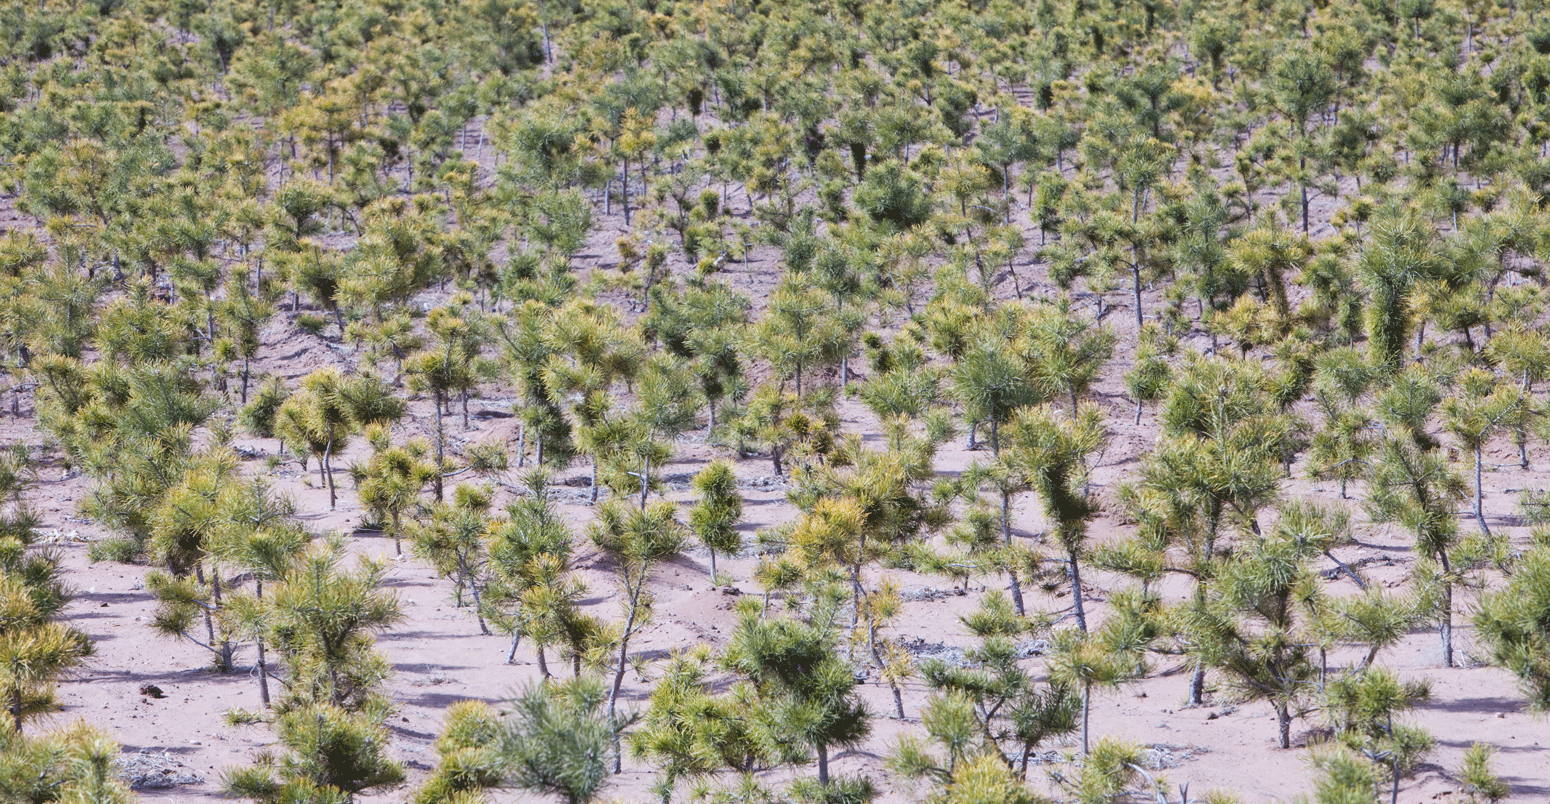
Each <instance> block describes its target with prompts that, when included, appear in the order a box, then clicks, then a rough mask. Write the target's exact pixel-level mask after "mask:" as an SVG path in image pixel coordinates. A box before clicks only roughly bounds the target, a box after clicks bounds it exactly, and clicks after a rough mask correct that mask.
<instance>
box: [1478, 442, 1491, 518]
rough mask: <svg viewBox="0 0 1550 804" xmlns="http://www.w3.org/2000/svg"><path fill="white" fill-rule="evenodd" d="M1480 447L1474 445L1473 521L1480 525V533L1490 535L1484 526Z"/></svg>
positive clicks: (1482, 464)
mask: <svg viewBox="0 0 1550 804" xmlns="http://www.w3.org/2000/svg"><path fill="white" fill-rule="evenodd" d="M1480 453H1481V449H1480V445H1479V444H1476V445H1475V521H1477V522H1479V523H1480V532H1481V533H1484V534H1485V535H1487V536H1490V535H1491V526H1490V525H1487V524H1485V494H1484V492H1483V490H1482V488H1481V477H1482V468H1483V466H1484V463H1483V462H1482V461H1481V460H1480V458H1481V454H1480Z"/></svg>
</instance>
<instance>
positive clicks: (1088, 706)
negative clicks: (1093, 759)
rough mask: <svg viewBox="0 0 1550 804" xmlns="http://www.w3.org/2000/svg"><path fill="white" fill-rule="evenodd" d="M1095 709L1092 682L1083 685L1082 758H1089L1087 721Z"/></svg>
mask: <svg viewBox="0 0 1550 804" xmlns="http://www.w3.org/2000/svg"><path fill="white" fill-rule="evenodd" d="M1092 708H1093V685H1092V683H1091V682H1088V683H1087V684H1084V685H1082V756H1087V754H1088V750H1087V721H1088V719H1089V718H1088V716H1089V715H1090V714H1091V713H1092Z"/></svg>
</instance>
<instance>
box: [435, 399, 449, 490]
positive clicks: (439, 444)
mask: <svg viewBox="0 0 1550 804" xmlns="http://www.w3.org/2000/svg"><path fill="white" fill-rule="evenodd" d="M432 396H433V397H434V399H433V401H434V403H435V405H436V502H441V501H442V496H441V479H442V478H441V472H442V458H443V455H444V454H445V452H446V439H445V438H444V437H443V436H442V430H441V389H440V388H438V389H436V393H435V394H433V395H432Z"/></svg>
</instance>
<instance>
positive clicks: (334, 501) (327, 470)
mask: <svg viewBox="0 0 1550 804" xmlns="http://www.w3.org/2000/svg"><path fill="white" fill-rule="evenodd" d="M333 453H334V439H332V438H330V439H328V446H326V447H324V448H323V466H322V467H321V468H322V470H323V477H324V478H325V479H326V480H327V481H328V510H330V511H332V510H334V508H335V507H336V506H337V505H338V502H339V498H338V496H337V494H336V493H335V491H334V469H333V467H332V466H330V465H329V459H330V458H331V457H332V456H333ZM437 482H438V483H439V482H440V481H439V480H438V481H437Z"/></svg>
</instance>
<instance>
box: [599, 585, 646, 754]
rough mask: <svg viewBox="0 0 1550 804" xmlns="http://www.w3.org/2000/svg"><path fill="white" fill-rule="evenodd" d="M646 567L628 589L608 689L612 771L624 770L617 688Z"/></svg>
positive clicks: (622, 676) (621, 680) (628, 647)
mask: <svg viewBox="0 0 1550 804" xmlns="http://www.w3.org/2000/svg"><path fill="white" fill-rule="evenodd" d="M646 569H647V568H646V567H644V566H643V567H641V568H640V578H639V579H638V580H637V581H636V582H635V588H634V589H633V590H631V591H630V613H629V615H628V616H627V617H626V618H625V621H624V634H623V636H622V637H620V639H619V659H618V666H617V667H615V668H614V683H613V686H612V687H611V688H610V689H609V691H608V727H609V728H610V729H611V730H612V731H613V736H612V741H613V749H614V773H623V772H624V753H623V751H622V750H621V748H620V745H619V732H620V728H619V721H618V719H617V713H618V711H619V709H618V707H619V689H620V688H621V687H623V686H624V666H625V663H626V662H627V661H628V660H629V653H630V635H631V633H632V632H633V631H634V630H635V620H636V618H637V617H638V616H639V614H640V595H641V591H642V589H643V587H645V585H646Z"/></svg>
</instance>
